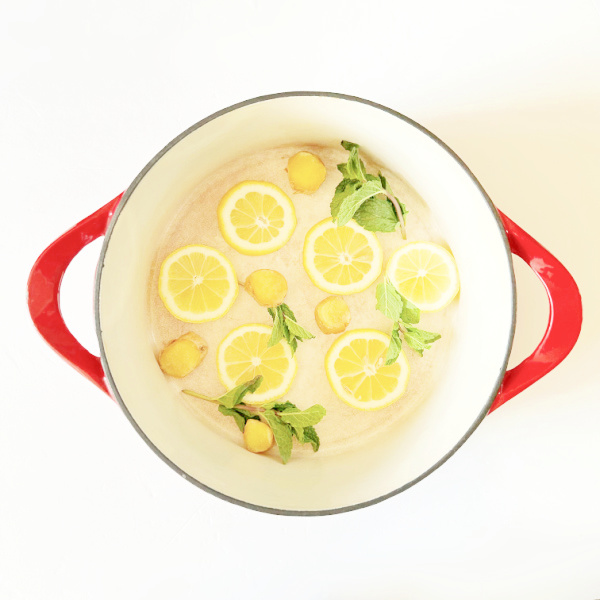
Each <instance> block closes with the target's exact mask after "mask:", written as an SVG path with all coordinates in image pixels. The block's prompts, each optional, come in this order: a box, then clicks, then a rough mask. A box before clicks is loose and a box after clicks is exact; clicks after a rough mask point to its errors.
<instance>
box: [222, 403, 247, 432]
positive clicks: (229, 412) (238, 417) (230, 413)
mask: <svg viewBox="0 0 600 600" xmlns="http://www.w3.org/2000/svg"><path fill="white" fill-rule="evenodd" d="M219 412H220V413H221V414H222V415H225V416H226V417H233V419H234V420H235V422H236V425H237V426H238V427H239V428H240V431H241V432H242V433H244V427H245V425H246V418H245V417H244V415H242V414H240V413H239V412H238V411H237V410H235V409H234V408H227V407H226V406H223V405H222V404H219Z"/></svg>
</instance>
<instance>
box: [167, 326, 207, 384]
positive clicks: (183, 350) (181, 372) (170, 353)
mask: <svg viewBox="0 0 600 600" xmlns="http://www.w3.org/2000/svg"><path fill="white" fill-rule="evenodd" d="M207 352H208V345H207V343H206V342H205V341H204V340H203V339H202V338H201V337H200V336H199V335H197V334H195V333H194V332H192V331H190V332H189V333H185V334H184V335H182V336H181V337H178V338H177V339H176V340H173V341H172V342H171V343H170V344H168V345H167V346H165V347H164V348H163V350H162V352H161V353H160V354H159V356H158V364H159V366H160V368H161V370H162V372H163V373H164V374H165V375H170V376H171V377H177V378H181V377H185V376H186V375H189V374H190V373H191V372H192V371H193V370H194V369H195V368H196V367H198V365H199V364H200V363H201V362H202V361H203V360H204V357H205V356H206V353H207Z"/></svg>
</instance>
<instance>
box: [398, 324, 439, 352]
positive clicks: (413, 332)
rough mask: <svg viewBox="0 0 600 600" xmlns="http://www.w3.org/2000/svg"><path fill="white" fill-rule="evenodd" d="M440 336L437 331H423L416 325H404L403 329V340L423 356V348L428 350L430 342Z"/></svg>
mask: <svg viewBox="0 0 600 600" xmlns="http://www.w3.org/2000/svg"><path fill="white" fill-rule="evenodd" d="M441 337H442V336H441V335H440V334H439V333H433V332H431V331H425V330H424V329H418V328H417V327H410V326H408V325H407V326H406V327H405V330H404V341H405V342H406V343H407V344H408V345H409V346H410V347H411V348H412V349H413V350H414V351H415V352H418V353H419V354H420V355H421V356H423V351H424V350H429V348H431V344H433V342H435V341H436V340H439V339H440V338H441Z"/></svg>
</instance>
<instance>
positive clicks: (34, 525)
mask: <svg viewBox="0 0 600 600" xmlns="http://www.w3.org/2000/svg"><path fill="white" fill-rule="evenodd" d="M0 68H1V72H0V86H1V87H0V153H1V154H0V164H1V165H2V167H1V169H0V173H1V176H0V181H1V185H2V187H1V196H0V198H1V200H0V202H1V207H2V213H1V215H0V228H1V235H0V245H1V253H0V260H1V271H0V273H1V276H2V281H3V283H2V294H1V296H0V302H1V308H2V315H3V316H2V320H1V325H0V327H1V337H0V341H1V343H0V369H1V375H2V382H3V385H2V389H3V392H2V394H1V395H0V597H1V598H2V599H9V600H12V599H15V600H20V599H37V598H43V599H48V600H53V599H61V600H62V599H78V600H79V599H87V598H93V599H104V598H114V599H145V600H160V599H163V598H169V599H171V598H175V599H192V598H194V599H195V598H245V599H247V600H250V599H253V598H262V599H264V598H289V599H290V600H291V599H302V600H306V599H310V600H312V599H316V600H320V599H332V600H338V599H340V600H342V599H343V600H346V599H364V598H369V599H374V600H382V599H408V600H413V599H417V600H418V599H430V598H431V599H437V598H444V600H451V599H454V598H456V599H461V600H467V599H471V598H473V599H475V598H476V599H478V600H481V599H506V598H517V599H520V598H523V599H528V600H531V599H538V598H539V599H544V600H550V599H565V600H567V599H569V600H571V599H586V600H592V599H596V598H600V567H599V565H600V512H599V510H598V507H599V505H600V363H599V357H600V341H599V340H600V310H599V308H598V306H599V303H600V284H599V283H598V279H599V278H600V271H599V268H598V256H599V250H600V243H599V237H600V233H599V219H600V141H599V139H600V5H599V3H598V0H596V1H595V3H594V2H593V1H591V0H587V1H585V0H570V1H569V2H556V1H548V0H546V1H544V2H531V1H525V2H496V3H494V4H493V5H492V4H491V3H487V2H476V1H472V2H467V1H458V2H456V1H454V2H443V1H437V2H413V1H410V2H409V1H407V0H403V1H389V2H383V1H377V0H370V1H369V2H353V1H351V0H347V1H346V2H339V3H337V2H336V3H334V2H327V1H324V0H319V1H313V0H303V1H302V2H283V1H268V2H267V1H262V0H246V1H238V2H235V3H234V2H229V3H228V2H217V1H216V0H215V1H214V2H210V3H209V2H202V1H198V0H196V1H195V2H176V1H173V2H164V3H160V2H157V1H152V2H151V1H149V0H146V1H141V0H140V1H138V2H127V1H123V0H121V1H118V2H117V1H113V0H103V1H102V2H100V1H99V0H88V1H78V2H75V1H65V0H53V1H49V0H48V1H44V0H22V1H17V0H12V1H10V2H9V0H5V2H3V3H2V5H1V8H0ZM302 89H307V90H330V91H338V92H346V93H349V94H354V95H359V96H363V97H365V98H369V99H371V100H375V101H378V102H381V103H383V104H386V105H388V106H390V107H392V108H394V109H396V110H399V111H400V112H403V113H405V114H407V115H408V116H410V117H412V118H414V119H416V120H417V121H419V122H421V123H422V124H423V125H425V126H426V127H428V128H430V129H431V130H432V131H433V132H435V133H436V134H438V135H439V136H440V137H441V138H442V139H444V140H445V141H446V142H447V143H448V144H449V145H450V146H451V147H453V148H454V149H455V150H456V151H457V152H458V154H459V155H460V156H461V157H462V158H463V159H464V160H465V161H466V162H467V163H468V164H469V166H470V167H471V169H472V170H473V171H474V172H475V174H476V175H477V176H478V178H479V179H480V180H481V182H482V183H483V185H484V187H485V188H486V189H487V191H488V193H489V194H490V195H491V197H492V198H493V200H494V201H495V202H496V204H497V205H498V206H499V207H500V208H501V209H502V210H504V211H505V212H506V213H507V214H508V215H509V216H511V217H512V218H513V219H514V220H515V221H516V222H517V223H519V224H520V225H521V226H522V227H524V228H525V229H526V230H528V231H529V232H530V233H531V234H532V235H533V236H534V237H536V238H537V239H538V240H539V241H540V242H541V243H542V244H544V245H545V246H547V247H548V248H549V249H550V250H551V251H552V252H554V253H555V254H556V255H557V256H558V257H560V259H561V260H562V261H563V262H564V263H565V265H566V266H567V267H568V268H569V269H570V270H571V271H572V273H573V274H574V276H575V277H576V279H577V281H578V283H579V285H580V288H581V292H582V295H583V299H584V328H583V331H582V334H581V338H580V341H579V343H578V345H577V346H576V348H575V350H574V352H573V353H572V354H571V356H570V357H569V358H568V359H567V360H566V361H565V362H564V363H563V364H562V365H560V367H558V368H557V369H556V370H555V371H554V372H552V373H551V374H550V375H548V376H547V377H546V378H545V379H543V380H542V381H540V382H539V383H537V384H536V385H535V386H534V387H532V388H531V389H529V390H527V391H525V392H524V393H522V394H521V395H520V396H519V397H517V398H515V399H514V400H512V401H511V402H509V403H508V404H507V405H506V406H504V407H503V408H501V409H500V410H498V411H497V412H496V413H494V414H493V415H492V416H490V417H488V418H486V419H485V421H484V422H483V424H482V425H481V426H480V427H479V428H478V430H477V431H476V432H475V434H474V435H473V436H472V438H471V439H470V440H469V441H468V442H467V443H466V445H465V446H464V447H463V448H462V449H461V450H460V451H459V452H458V453H457V454H456V456H454V457H453V458H452V459H451V460H450V461H449V462H448V463H446V464H445V465H444V466H443V467H442V468H440V469H439V470H438V471H436V472H435V473H434V474H432V475H431V476H430V477H428V478H427V479H426V480H424V481H423V482H421V483H419V484H418V485H417V486H416V487H414V488H411V489H410V490H408V491H406V492H404V493H403V494H401V495H400V496H397V497H395V498H392V499H390V500H387V501H386V502H384V503H382V504H379V505H376V506H373V507H370V508H367V509H363V510H360V511H358V512H353V513H348V514H342V515H336V516H331V517H321V518H289V517H277V516H272V515H267V514H261V513H255V512H251V511H249V510H247V509H244V508H240V507H237V506H233V505H230V504H228V503H226V502H223V501H221V500H218V499H216V498H214V497H212V496H210V495H208V494H206V493H204V492H202V491H200V490H198V489H196V488H195V487H194V486H192V485H190V484H189V483H186V482H185V481H184V480H183V479H181V478H180V477H179V476H178V475H176V474H175V473H174V472H173V471H171V470H170V469H169V468H168V467H167V466H166V465H165V464H163V463H162V462H161V461H160V460H159V459H158V458H157V457H156V456H155V455H154V454H153V453H152V452H151V450H150V449H149V448H148V447H146V445H145V444H144V442H143V441H142V440H141V438H139V437H138V436H137V434H136V433H135V432H134V430H133V428H132V427H131V425H130V424H129V422H128V421H127V420H126V419H125V418H124V416H123V415H122V414H120V411H119V409H118V408H117V407H116V406H115V405H114V403H113V402H111V401H110V400H109V399H108V398H107V397H105V396H104V395H103V394H102V393H100V392H99V391H98V390H96V389H95V388H94V387H93V386H92V385H91V384H90V383H89V382H87V381H86V380H85V379H83V378H82V377H80V376H79V375H78V374H77V373H76V372H75V371H73V370H72V369H70V368H69V367H68V366H67V365H66V363H64V362H63V361H61V359H60V358H59V357H58V356H57V355H55V354H54V353H53V352H52V351H51V350H50V349H49V348H48V347H47V346H46V345H45V344H44V343H43V341H42V340H41V338H40V337H39V336H38V335H37V333H36V332H35V330H34V328H33V326H32V325H31V323H30V321H29V318H28V313H27V308H26V296H25V287H26V278H27V274H28V271H29V269H30V267H31V265H32V264H33V262H34V260H35V258H36V257H37V255H38V254H39V253H40V252H41V251H42V250H43V248H45V247H46V246H47V245H48V244H49V243H50V242H51V241H52V240H54V239H55V238H56V237H57V236H58V235H60V234H61V233H62V232H63V231H64V230H65V229H67V228H68V227H70V226H71V225H73V224H74V223H75V222H77V221H78V220H80V219H81V218H83V217H85V216H86V215H87V214H89V213H91V212H93V211H94V210H95V209H96V208H98V207H99V206H101V205H102V204H104V203H105V202H107V201H108V200H110V199H111V198H112V197H114V196H115V195H116V194H117V193H119V192H120V191H121V190H123V189H124V188H125V187H127V185H128V184H129V183H130V182H131V181H132V180H133V178H134V177H135V175H136V174H137V173H138V171H139V170H140V169H141V168H142V167H143V166H144V164H145V163H146V162H147V161H148V160H149V159H150V158H151V157H152V156H153V155H154V154H155V153H156V152H157V151H158V150H159V149H160V148H161V147H162V146H163V145H165V144H166V143H167V142H168V141H169V140H170V139H171V138H173V137H175V136H176V135H177V134H178V133H179V132H181V131H182V130H183V129H185V128H187V127H188V126H189V125H191V124H193V123H194V122H196V121H198V120H200V119H201V118H203V117H205V116H206V115H208V114H210V113H211V112H213V111H215V110H218V109H220V108H222V107H224V106H227V105H229V104H232V103H234V102H237V101H240V100H243V99H246V98H250V97H253V96H256V95H259V94H264V93H271V92H278V91H285V90H302ZM432 176H435V174H432ZM98 252H99V243H98V242H96V243H94V244H92V245H91V246H90V247H88V248H87V249H86V250H85V251H84V252H83V253H82V254H81V255H80V256H79V257H77V259H76V260H75V262H74V263H73V266H72V268H71V269H70V271H69V272H68V273H67V276H66V278H65V282H64V288H63V290H64V293H63V301H62V307H63V311H64V313H65V317H66V319H67V322H68V324H69V325H70V326H71V327H72V329H73V331H74V332H76V334H77V335H78V337H79V338H80V339H81V340H82V341H83V342H84V343H85V345H86V346H87V347H89V348H91V349H94V348H96V347H97V343H96V340H95V334H94V331H93V326H92V320H93V319H92V314H93V313H92V283H93V270H94V265H95V262H96V260H97V257H98ZM517 276H518V292H519V305H518V309H519V316H518V332H517V337H516V341H515V347H514V352H513V360H512V363H513V364H515V361H517V360H518V359H520V358H522V357H524V356H525V355H526V354H527V353H528V352H529V351H530V350H531V349H532V348H533V347H534V346H535V344H536V343H537V341H539V339H540V338H541V335H542V332H543V330H544V326H545V321H546V318H547V303H546V301H545V296H544V292H543V290H542V288H541V286H540V285H539V284H538V283H537V282H536V280H535V278H534V277H533V276H532V275H531V274H530V273H529V272H528V271H527V270H526V269H525V268H524V267H522V266H521V265H517ZM481 351H482V352H485V344H484V343H483V341H482V348H481Z"/></svg>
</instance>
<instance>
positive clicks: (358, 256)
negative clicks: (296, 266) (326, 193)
mask: <svg viewBox="0 0 600 600" xmlns="http://www.w3.org/2000/svg"><path fill="white" fill-rule="evenodd" d="M382 263H383V252H382V250H381V245H380V244H379V240H378V239H377V237H376V236H375V234H374V233H371V232H370V231H367V230H366V229H363V228H362V227H361V226H360V225H358V223H356V222H355V221H349V222H348V223H347V224H346V225H344V226H343V227H338V226H337V225H336V224H335V223H334V222H333V220H332V219H325V220H324V221H321V222H320V223H317V224H316V225H315V226H314V227H313V228H312V229H311V230H310V231H309V232H308V233H307V234H306V238H305V239H304V269H305V270H306V272H307V273H308V276H309V277H310V278H311V279H312V282H313V283H314V284H315V285H316V286H317V287H318V288H319V289H321V290H323V291H325V292H329V293H330V294H354V293H356V292H362V290H364V289H366V288H368V287H369V286H370V285H371V284H372V283H373V282H374V281H375V280H376V279H377V277H379V274H380V273H381V266H382Z"/></svg>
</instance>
